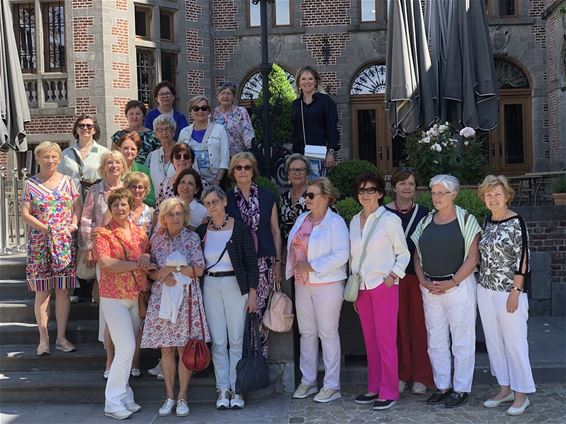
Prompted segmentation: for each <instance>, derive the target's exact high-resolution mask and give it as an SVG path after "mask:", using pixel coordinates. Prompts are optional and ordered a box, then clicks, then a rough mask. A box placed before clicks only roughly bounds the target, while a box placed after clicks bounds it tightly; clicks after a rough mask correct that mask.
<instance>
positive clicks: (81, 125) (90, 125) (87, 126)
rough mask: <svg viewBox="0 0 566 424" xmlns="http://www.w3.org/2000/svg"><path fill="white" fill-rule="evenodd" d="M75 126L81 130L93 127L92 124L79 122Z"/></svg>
mask: <svg viewBox="0 0 566 424" xmlns="http://www.w3.org/2000/svg"><path fill="white" fill-rule="evenodd" d="M77 126H78V127H79V128H80V129H82V130H92V129H93V128H94V125H92V124H79V125H77Z"/></svg>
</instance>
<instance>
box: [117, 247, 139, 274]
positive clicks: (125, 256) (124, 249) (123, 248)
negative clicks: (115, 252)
mask: <svg viewBox="0 0 566 424" xmlns="http://www.w3.org/2000/svg"><path fill="white" fill-rule="evenodd" d="M116 240H118V243H120V246H122V250H123V251H124V258H125V259H126V260H127V261H129V259H128V254H127V253H126V248H125V247H124V245H123V244H122V240H120V239H119V238H118V237H116ZM130 274H132V278H133V279H134V282H135V283H136V285H138V280H137V278H136V274H134V271H130Z"/></svg>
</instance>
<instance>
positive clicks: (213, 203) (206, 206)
mask: <svg viewBox="0 0 566 424" xmlns="http://www.w3.org/2000/svg"><path fill="white" fill-rule="evenodd" d="M219 203H220V199H214V200H211V201H210V202H204V203H203V205H204V207H205V208H210V207H211V206H216V205H218V204H219Z"/></svg>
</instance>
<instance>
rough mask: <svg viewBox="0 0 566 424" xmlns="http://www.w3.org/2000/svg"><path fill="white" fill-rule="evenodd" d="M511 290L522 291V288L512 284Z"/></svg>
mask: <svg viewBox="0 0 566 424" xmlns="http://www.w3.org/2000/svg"><path fill="white" fill-rule="evenodd" d="M511 290H517V291H518V292H519V293H522V292H523V289H520V288H519V287H515V286H513V287H512V288H511Z"/></svg>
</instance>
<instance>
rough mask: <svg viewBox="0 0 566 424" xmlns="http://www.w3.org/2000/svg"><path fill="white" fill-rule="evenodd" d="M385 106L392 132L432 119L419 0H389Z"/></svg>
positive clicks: (403, 131) (409, 130)
mask: <svg viewBox="0 0 566 424" xmlns="http://www.w3.org/2000/svg"><path fill="white" fill-rule="evenodd" d="M388 22H389V25H388V30H387V76H386V87H385V102H386V108H387V109H388V111H389V125H390V127H391V132H392V134H393V136H395V135H398V134H400V135H407V134H410V133H412V132H413V131H415V130H416V129H418V128H427V127H428V126H429V125H430V124H431V123H432V122H433V121H434V105H433V97H432V95H433V87H432V84H433V79H432V73H431V71H432V69H431V61H430V55H429V51H428V44H427V37H426V32H425V25H424V20H423V14H422V10H421V4H420V0H390V3H389V16H388Z"/></svg>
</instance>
